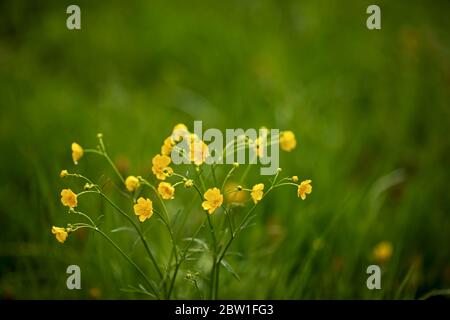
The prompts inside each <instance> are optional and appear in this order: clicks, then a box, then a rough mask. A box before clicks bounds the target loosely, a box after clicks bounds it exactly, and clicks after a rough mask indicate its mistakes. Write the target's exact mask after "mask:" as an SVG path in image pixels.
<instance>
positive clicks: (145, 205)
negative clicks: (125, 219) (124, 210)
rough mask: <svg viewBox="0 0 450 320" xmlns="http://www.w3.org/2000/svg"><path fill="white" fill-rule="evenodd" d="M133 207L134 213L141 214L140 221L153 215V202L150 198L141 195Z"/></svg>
mask: <svg viewBox="0 0 450 320" xmlns="http://www.w3.org/2000/svg"><path fill="white" fill-rule="evenodd" d="M133 209H134V213H135V214H136V215H137V216H139V221H141V222H144V221H145V220H146V219H148V218H150V217H151V216H152V215H153V202H152V200H150V199H144V198H143V197H140V198H139V199H138V200H137V203H136V204H135V205H134V206H133Z"/></svg>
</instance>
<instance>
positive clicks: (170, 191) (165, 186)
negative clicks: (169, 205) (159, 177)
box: [158, 182, 175, 200]
mask: <svg viewBox="0 0 450 320" xmlns="http://www.w3.org/2000/svg"><path fill="white" fill-rule="evenodd" d="M158 193H159V195H160V196H161V197H162V198H163V199H164V200H169V199H173V195H174V193H175V188H174V187H173V186H172V185H171V184H170V183H169V182H161V183H160V184H159V185H158Z"/></svg>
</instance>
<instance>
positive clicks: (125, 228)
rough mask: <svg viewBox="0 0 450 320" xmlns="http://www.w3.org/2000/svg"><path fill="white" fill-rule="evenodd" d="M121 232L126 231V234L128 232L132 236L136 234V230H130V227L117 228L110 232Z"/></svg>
mask: <svg viewBox="0 0 450 320" xmlns="http://www.w3.org/2000/svg"><path fill="white" fill-rule="evenodd" d="M122 231H127V232H130V233H133V234H135V233H136V230H134V229H133V228H130V227H119V228H116V229H113V230H111V232H113V233H114V232H122Z"/></svg>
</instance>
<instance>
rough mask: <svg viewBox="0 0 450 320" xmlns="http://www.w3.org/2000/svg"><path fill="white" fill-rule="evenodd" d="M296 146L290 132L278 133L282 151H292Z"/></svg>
mask: <svg viewBox="0 0 450 320" xmlns="http://www.w3.org/2000/svg"><path fill="white" fill-rule="evenodd" d="M296 145H297V140H295V135H294V133H293V132H292V131H283V132H281V133H280V146H281V149H282V150H284V151H288V152H289V151H292V150H294V148H295V146H296Z"/></svg>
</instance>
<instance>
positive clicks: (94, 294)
mask: <svg viewBox="0 0 450 320" xmlns="http://www.w3.org/2000/svg"><path fill="white" fill-rule="evenodd" d="M89 297H90V298H91V299H94V300H98V299H100V298H101V297H102V291H101V290H100V289H99V288H95V287H94V288H90V289H89Z"/></svg>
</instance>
